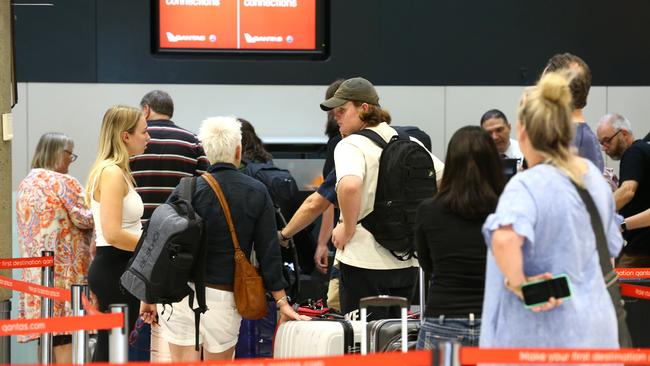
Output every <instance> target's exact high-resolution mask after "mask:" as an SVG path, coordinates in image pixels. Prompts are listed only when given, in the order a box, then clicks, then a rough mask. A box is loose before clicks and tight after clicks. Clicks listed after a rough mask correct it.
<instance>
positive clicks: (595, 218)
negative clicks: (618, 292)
mask: <svg viewBox="0 0 650 366" xmlns="http://www.w3.org/2000/svg"><path fill="white" fill-rule="evenodd" d="M571 183H573V186H574V187H576V189H577V190H578V194H579V195H580V198H582V201H583V202H584V203H585V206H587V211H588V212H589V216H590V217H591V228H592V230H593V231H594V234H595V235H596V249H597V250H598V258H599V259H600V268H601V270H602V271H603V277H604V278H605V282H609V281H610V279H608V276H609V275H610V273H612V272H613V268H612V261H611V259H610V255H609V250H608V249H607V239H606V238H605V229H603V222H602V221H601V220H600V214H599V213H598V209H596V204H595V203H594V200H593V198H591V195H590V194H589V192H588V191H587V190H586V189H584V188H582V187H580V186H578V185H577V184H576V183H575V182H574V181H571ZM614 273H616V272H614Z"/></svg>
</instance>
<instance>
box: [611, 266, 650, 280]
mask: <svg viewBox="0 0 650 366" xmlns="http://www.w3.org/2000/svg"><path fill="white" fill-rule="evenodd" d="M616 273H617V274H618V277H619V278H621V279H627V278H650V268H616Z"/></svg>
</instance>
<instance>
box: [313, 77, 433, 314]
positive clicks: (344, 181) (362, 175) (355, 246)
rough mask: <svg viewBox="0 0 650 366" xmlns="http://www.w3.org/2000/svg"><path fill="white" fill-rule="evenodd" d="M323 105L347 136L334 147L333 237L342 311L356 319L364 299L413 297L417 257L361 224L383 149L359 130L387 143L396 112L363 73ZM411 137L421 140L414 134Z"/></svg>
mask: <svg viewBox="0 0 650 366" xmlns="http://www.w3.org/2000/svg"><path fill="white" fill-rule="evenodd" d="M320 107H321V109H322V110H324V111H330V110H333V111H334V118H335V119H336V121H337V123H338V125H339V127H340V131H341V134H342V135H343V136H347V137H346V138H344V139H343V140H341V142H339V143H338V145H337V146H336V149H335V150H334V161H335V166H336V176H337V179H338V180H337V185H336V192H337V195H338V201H339V207H340V209H341V220H339V223H338V225H337V226H336V228H334V231H333V233H332V242H333V243H334V245H335V246H336V248H337V249H338V250H337V252H336V260H335V263H336V265H338V266H339V268H340V270H341V279H340V299H341V311H342V312H343V313H344V314H346V315H347V317H348V318H350V319H357V318H358V308H359V300H360V299H361V298H363V297H366V296H376V295H393V296H402V297H406V298H408V299H411V298H412V295H413V292H414V288H415V284H416V277H417V266H418V262H417V259H415V258H409V259H406V260H400V259H398V258H396V257H395V256H394V255H393V254H391V252H390V251H389V250H387V249H386V248H384V247H383V246H381V245H380V244H379V243H378V242H377V241H376V240H375V238H374V236H373V235H372V233H371V232H370V231H368V230H367V229H366V228H364V227H363V226H362V225H361V224H359V223H358V222H359V220H360V219H362V218H364V217H366V216H367V215H368V214H369V213H371V212H372V211H373V208H374V201H375V192H376V189H377V178H378V172H379V158H380V156H381V153H382V149H381V148H380V147H379V146H377V145H376V144H375V143H374V142H373V141H371V140H370V139H369V138H367V137H365V136H362V135H358V134H354V133H355V132H357V131H360V130H363V129H369V130H372V131H374V132H376V133H377V134H378V135H379V136H380V137H381V138H382V139H383V140H384V141H386V142H388V141H389V140H390V139H391V137H392V136H395V135H397V132H396V131H395V129H393V128H392V127H390V126H389V123H390V121H391V116H390V114H389V113H388V112H387V111H385V110H383V109H382V108H381V106H380V105H379V96H378V95H377V92H376V91H375V88H374V86H373V85H372V84H371V83H370V82H369V81H368V80H366V79H364V78H361V77H356V78H352V79H348V80H345V81H344V82H343V83H342V84H341V86H340V87H339V88H338V90H337V91H336V93H335V94H334V96H333V97H332V98H329V99H327V100H325V101H324V102H323V103H321V105H320ZM411 140H414V141H416V142H418V143H420V142H419V141H417V139H414V138H412V137H411ZM420 144H421V143H420ZM431 159H432V161H433V165H434V169H435V171H436V177H437V178H438V179H439V178H440V177H442V170H443V167H444V164H443V163H442V162H441V161H440V160H439V159H438V158H436V157H435V156H433V155H431ZM370 314H371V315H369V318H371V319H382V318H389V317H398V316H399V314H398V313H392V312H389V310H388V309H379V308H377V309H372V310H371V313H370Z"/></svg>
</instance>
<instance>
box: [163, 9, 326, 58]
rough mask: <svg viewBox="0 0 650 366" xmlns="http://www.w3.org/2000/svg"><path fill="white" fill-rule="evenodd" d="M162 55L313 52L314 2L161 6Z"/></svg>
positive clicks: (314, 38) (314, 44)
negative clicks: (179, 51)
mask: <svg viewBox="0 0 650 366" xmlns="http://www.w3.org/2000/svg"><path fill="white" fill-rule="evenodd" d="M158 9H159V12H158V16H159V19H158V24H159V30H158V31H159V34H158V39H159V44H160V48H161V49H215V50H222V49H235V50H251V49H278V50H314V49H316V0H159V6H158Z"/></svg>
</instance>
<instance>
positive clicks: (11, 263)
mask: <svg viewBox="0 0 650 366" xmlns="http://www.w3.org/2000/svg"><path fill="white" fill-rule="evenodd" d="M53 265H54V257H34V258H0V269H11V268H37V267H51V266H53Z"/></svg>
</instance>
